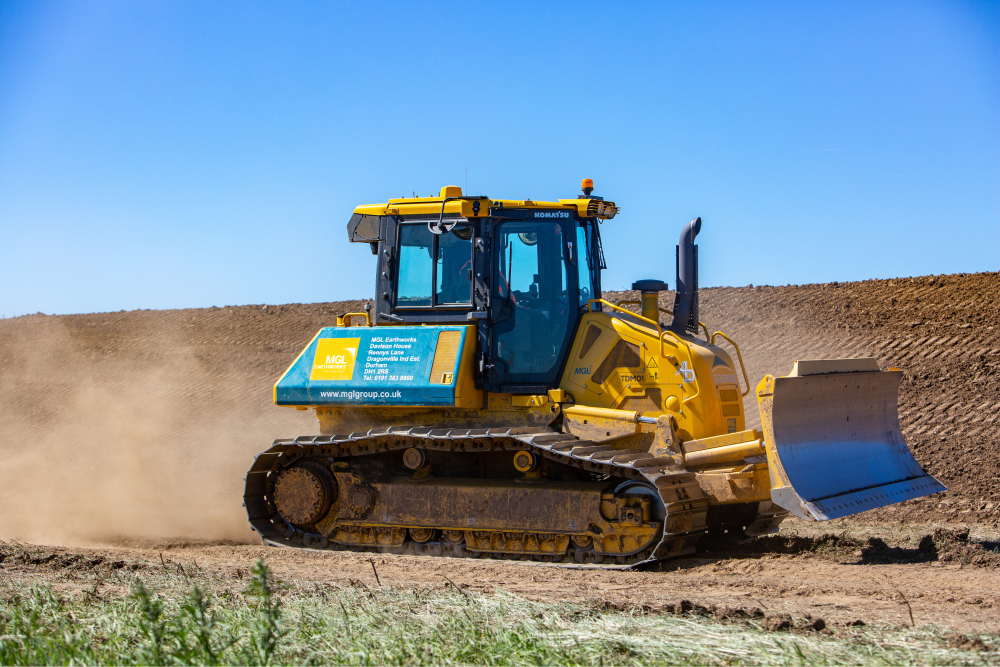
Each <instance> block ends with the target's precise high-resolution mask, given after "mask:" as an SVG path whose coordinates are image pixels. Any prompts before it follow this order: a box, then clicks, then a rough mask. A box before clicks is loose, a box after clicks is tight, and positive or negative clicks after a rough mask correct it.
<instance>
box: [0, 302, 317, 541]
mask: <svg viewBox="0 0 1000 667" xmlns="http://www.w3.org/2000/svg"><path fill="white" fill-rule="evenodd" d="M175 312H177V311H175ZM86 317H91V318H97V317H99V316H86ZM105 319H106V320H110V321H105V322H102V323H101V324H100V326H97V327H94V329H95V330H94V331H88V330H87V329H86V328H83V329H81V327H74V326H67V325H68V324H74V323H72V322H67V321H66V320H65V319H64V318H57V317H44V316H32V317H29V318H18V320H21V321H20V322H18V321H17V320H6V321H4V322H3V323H2V325H3V326H0V400H2V405H3V409H2V412H0V454H2V457H0V537H3V538H8V539H9V538H15V539H20V540H27V541H31V542H35V543H38V542H48V543H58V544H81V543H89V542H95V541H106V540H117V539H120V538H122V537H127V538H130V539H134V538H140V539H141V538H149V539H158V538H188V539H190V538H194V539H202V540H218V539H229V540H236V541H249V540H252V539H254V538H253V533H252V532H251V531H250V529H249V525H248V523H247V520H246V515H245V513H244V510H243V508H242V479H243V476H244V474H245V472H246V470H247V468H249V466H250V464H251V463H252V460H253V456H254V454H256V453H257V452H259V451H261V450H263V449H265V448H266V447H267V446H268V445H269V444H270V442H271V440H273V439H274V438H275V437H287V436H289V435H292V436H294V435H298V434H300V433H301V432H313V431H315V430H316V428H315V425H314V422H313V420H309V419H303V417H305V414H304V413H295V411H288V410H285V409H280V408H277V407H275V406H274V405H273V404H270V403H269V400H268V399H269V398H270V385H271V383H273V381H274V374H272V373H268V372H266V371H263V369H261V371H263V372H253V369H250V372H247V369H242V372H240V369H238V368H236V369H234V368H231V367H226V364H224V363H218V360H216V361H215V362H213V359H212V357H213V355H212V353H211V351H209V352H207V353H199V350H198V346H197V345H192V344H191V341H190V340H185V336H184V335H183V327H177V326H173V327H169V326H168V327H163V326H156V325H155V324H154V325H153V326H146V327H141V326H140V327H138V329H140V330H138V331H137V330H136V329H137V327H135V326H134V323H128V322H115V320H120V319H121V317H120V316H112V317H110V318H105ZM30 320H34V321H30ZM116 324H121V325H123V326H115V325H116ZM130 324H131V326H129V325H130ZM17 325H20V326H17ZM27 325H30V326H27ZM109 325H110V326H109ZM92 334H93V335H92ZM286 363H287V360H286ZM279 372H280V371H279ZM310 414H311V413H310ZM294 416H297V417H298V419H294V418H293V417H294Z"/></svg>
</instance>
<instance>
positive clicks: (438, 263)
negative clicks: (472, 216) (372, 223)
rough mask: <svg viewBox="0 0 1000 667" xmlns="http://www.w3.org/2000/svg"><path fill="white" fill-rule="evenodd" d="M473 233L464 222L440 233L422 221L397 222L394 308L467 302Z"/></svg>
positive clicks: (468, 303) (469, 302)
mask: <svg viewBox="0 0 1000 667" xmlns="http://www.w3.org/2000/svg"><path fill="white" fill-rule="evenodd" d="M473 236H474V229H473V226H472V225H470V224H468V223H459V224H457V225H455V227H454V228H453V229H452V230H451V231H450V232H448V233H446V234H440V235H438V234H432V233H431V231H430V230H429V229H428V228H427V223H426V222H417V223H404V224H402V225H400V226H399V269H398V274H397V283H396V284H397V287H396V307H397V308H426V307H434V306H439V305H456V306H463V305H464V306H468V305H470V304H471V303H472V237H473Z"/></svg>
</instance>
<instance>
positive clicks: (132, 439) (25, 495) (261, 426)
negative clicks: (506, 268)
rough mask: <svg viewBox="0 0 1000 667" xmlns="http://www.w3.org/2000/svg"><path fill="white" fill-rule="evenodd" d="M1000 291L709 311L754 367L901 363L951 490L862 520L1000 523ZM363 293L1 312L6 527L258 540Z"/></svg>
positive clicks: (835, 294) (965, 287) (834, 294)
mask: <svg viewBox="0 0 1000 667" xmlns="http://www.w3.org/2000/svg"><path fill="white" fill-rule="evenodd" d="M362 290H363V288H359V291H362ZM635 296H636V295H635V293H630V292H621V293H612V294H608V295H607V298H608V299H610V300H617V299H622V298H629V297H633V298H634V297H635ZM998 296H1000V274H997V273H985V274H974V275H954V276H930V277H923V278H912V279H911V278H905V279H897V280H872V281H864V282H859V283H842V284H835V283H831V284H825V285H804V286H786V287H767V286H763V287H743V288H710V289H706V290H704V291H703V298H702V319H703V320H705V321H706V323H708V324H709V325H710V330H715V329H721V330H723V331H725V332H726V333H728V334H729V335H730V336H732V337H733V338H734V339H735V340H736V341H737V342H738V343H739V344H740V346H741V349H742V351H743V354H744V359H745V360H746V362H747V372H748V374H749V375H750V382H751V385H756V383H757V381H759V380H760V378H761V377H762V376H763V375H764V374H766V373H775V374H784V373H786V372H788V370H789V369H790V368H791V364H792V361H793V360H794V359H807V358H817V357H831V356H832V357H842V356H852V355H872V356H875V357H876V358H877V359H878V360H879V362H880V364H881V365H882V366H883V367H890V366H899V367H900V368H902V369H903V370H904V372H905V379H904V382H903V387H902V390H901V395H900V414H901V421H902V425H903V432H904V434H905V435H906V437H907V441H908V442H909V443H910V445H911V446H912V447H913V449H914V451H915V452H916V456H917V458H918V460H919V461H920V462H921V464H923V465H924V466H925V467H926V468H927V469H928V470H929V471H930V472H931V473H933V474H934V475H936V476H937V477H938V478H939V479H940V480H941V481H942V482H944V483H945V484H946V485H948V486H949V488H950V489H951V490H950V491H949V492H947V493H945V494H941V495H940V496H936V497H934V498H932V499H923V500H918V501H911V502H908V503H905V504H903V505H899V506H895V507H892V508H886V509H883V510H878V511H876V512H869V513H866V514H864V515H862V516H861V518H860V520H864V521H870V520H873V519H894V520H899V519H903V518H905V519H912V520H918V519H919V520H920V521H928V520H949V521H958V522H966V523H971V522H981V523H990V524H996V523H997V522H998V521H1000V485H998V483H997V480H998V478H1000V456H998V454H1000V442H998V436H997V430H998V428H1000V375H998V369H1000V338H998V335H997V331H998V327H1000V298H998ZM672 299H673V294H672V293H665V294H664V295H663V304H664V306H666V307H669V305H670V304H671V303H672ZM363 303H364V302H361V301H353V302H339V303H329V304H308V305H303V304H289V305H283V306H241V307H224V308H208V309H198V310H171V311H134V312H121V313H96V314H89V315H67V316H45V315H41V314H39V315H30V316H23V317H18V318H13V319H7V320H0V402H2V405H3V406H4V408H3V409H2V411H0V452H2V454H3V458H2V459H0V507H3V508H4V509H3V512H2V513H0V536H3V537H17V538H24V539H31V540H35V541H39V540H46V541H60V542H65V541H74V540H76V541H79V540H86V539H114V540H116V541H118V540H120V539H121V538H122V536H125V537H127V538H142V539H154V540H155V539H164V538H174V537H184V538H188V539H201V540H225V539H229V540H237V541H241V540H249V539H253V536H252V534H251V533H250V532H249V530H248V528H247V525H246V520H245V517H244V515H243V510H242V507H241V505H240V494H241V486H242V478H243V475H244V473H245V471H246V469H247V466H248V464H249V462H250V461H251V460H252V457H253V455H254V454H256V453H257V452H259V451H260V450H262V449H264V448H265V447H266V446H267V444H268V443H269V442H270V441H271V440H272V439H274V438H276V437H288V436H294V435H301V434H306V433H312V432H315V430H316V426H315V421H314V419H313V418H312V416H311V414H309V413H298V412H296V411H293V410H287V409H280V408H276V407H275V406H274V405H273V404H272V403H271V386H272V384H273V382H274V380H275V379H276V378H277V377H278V376H279V375H280V374H281V373H282V372H283V371H284V370H285V368H287V366H288V365H289V364H290V363H291V361H292V360H293V359H294V358H295V356H296V355H297V354H298V352H299V351H300V350H301V349H302V348H303V347H304V346H305V345H306V343H308V341H309V340H310V339H311V338H312V336H313V335H314V334H315V332H316V330H318V329H319V328H320V327H322V326H326V325H330V324H332V323H333V321H334V317H335V315H336V314H338V313H342V312H345V311H348V310H351V311H357V310H359V309H361V306H362V304H363ZM745 400H746V403H747V413H748V414H749V415H756V413H757V410H756V406H755V405H754V403H753V400H754V399H753V395H752V393H751V394H750V395H748V396H747V398H746V399H745ZM753 421H754V420H753V419H752V420H751V423H750V425H751V426H753V425H754V424H753Z"/></svg>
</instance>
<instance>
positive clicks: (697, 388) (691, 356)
mask: <svg viewBox="0 0 1000 667" xmlns="http://www.w3.org/2000/svg"><path fill="white" fill-rule="evenodd" d="M667 334H670V335H671V336H673V337H674V338H676V339H677V340H678V341H680V342H681V343H684V347H686V348H687V353H688V359H690V360H691V363H692V364H694V352H692V351H691V345H690V344H688V342H687V341H686V340H684V339H683V338H681V337H680V336H678V335H677V334H675V333H674V332H673V331H671V330H670V329H666V330H665V331H663V332H661V333H660V356H661V357H666V356H667V355H666V354H664V353H663V341H664V338H665V337H666V335H667ZM671 356H672V355H671ZM674 361H675V362H676V359H675V360H674ZM678 372H680V371H678ZM691 373H692V374H693V375H694V388H695V392H694V396H690V397H688V398H685V399H684V400H683V401H682V403H687V402H688V401H692V400H694V399H696V398H698V395H699V394H701V385H700V384H699V383H698V375H697V374H695V372H694V368H692V369H691ZM683 380H684V376H683V375H681V386H683V385H684V384H685V383H684V381H683Z"/></svg>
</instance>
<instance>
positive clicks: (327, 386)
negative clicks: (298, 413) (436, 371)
mask: <svg viewBox="0 0 1000 667" xmlns="http://www.w3.org/2000/svg"><path fill="white" fill-rule="evenodd" d="M443 331H457V332H460V334H461V339H460V341H459V345H458V354H457V355H456V357H455V364H454V367H453V368H449V369H444V370H446V371H447V372H450V373H451V377H450V380H451V382H450V383H449V384H439V383H437V382H435V383H432V382H431V378H430V373H431V366H432V365H433V363H434V353H435V350H436V348H437V342H438V336H439V335H440V334H441V332H443ZM467 331H468V327H462V326H426V327H329V328H326V329H323V330H322V331H320V332H319V334H318V335H317V336H316V338H315V339H314V340H313V341H312V342H311V343H310V344H309V346H308V347H306V349H305V350H303V351H302V354H300V355H299V358H298V359H296V360H295V363H294V364H292V367H291V368H290V369H288V372H287V373H285V375H284V376H283V377H282V378H281V379H280V380H278V384H277V385H275V392H274V397H275V403H277V404H278V405H442V406H448V405H455V401H456V396H455V385H456V381H457V378H458V366H459V364H460V363H461V359H462V354H461V351H462V350H463V349H464V348H465V344H466V335H467ZM435 379H437V380H438V381H440V380H441V377H438V378H435Z"/></svg>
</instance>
